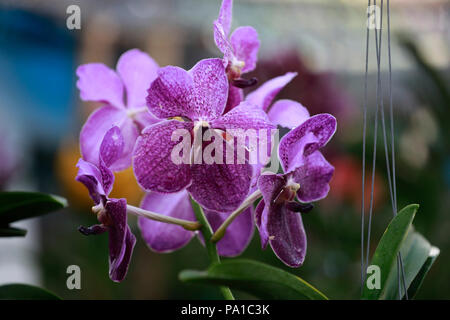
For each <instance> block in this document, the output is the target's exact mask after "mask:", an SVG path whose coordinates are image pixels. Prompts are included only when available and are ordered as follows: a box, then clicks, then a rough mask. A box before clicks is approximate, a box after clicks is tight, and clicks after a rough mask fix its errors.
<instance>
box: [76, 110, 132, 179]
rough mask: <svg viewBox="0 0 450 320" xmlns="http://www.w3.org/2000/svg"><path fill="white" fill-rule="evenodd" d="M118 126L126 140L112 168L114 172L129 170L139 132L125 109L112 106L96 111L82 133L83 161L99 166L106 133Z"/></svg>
mask: <svg viewBox="0 0 450 320" xmlns="http://www.w3.org/2000/svg"><path fill="white" fill-rule="evenodd" d="M113 126H118V127H119V128H120V131H121V132H122V136H123V138H124V147H123V151H122V155H121V157H120V158H118V159H117V160H116V161H114V163H113V164H112V165H111V166H110V169H111V170H113V171H120V170H124V169H126V168H128V167H129V166H130V164H131V152H132V150H133V147H134V144H135V142H136V139H137V137H138V135H139V131H138V129H137V127H136V125H135V124H134V123H133V121H132V120H131V119H130V118H129V117H128V116H127V115H126V111H125V109H118V108H114V107H110V106H106V107H101V108H99V109H97V110H95V111H94V112H93V113H92V114H91V115H90V116H89V118H88V119H87V121H86V123H85V124H84V126H83V128H82V129H81V133H80V148H81V154H82V156H83V159H84V160H86V161H89V162H91V163H93V164H95V165H98V164H99V163H98V160H99V154H100V144H101V142H102V140H103V137H104V136H105V134H106V132H107V131H108V130H109V129H111V128H112V127H113Z"/></svg>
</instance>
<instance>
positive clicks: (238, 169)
mask: <svg viewBox="0 0 450 320" xmlns="http://www.w3.org/2000/svg"><path fill="white" fill-rule="evenodd" d="M191 172H192V184H191V186H190V187H189V188H188V191H189V192H190V193H191V195H192V197H193V198H194V200H195V201H197V202H198V203H199V204H200V205H201V206H202V207H204V208H205V209H208V210H212V211H216V212H232V211H234V210H235V209H237V207H239V205H240V204H241V203H242V202H243V201H244V200H245V198H246V197H247V194H248V191H249V189H250V181H251V175H252V167H251V165H249V164H226V163H223V164H194V165H192V166H191Z"/></svg>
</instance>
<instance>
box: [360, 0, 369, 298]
mask: <svg viewBox="0 0 450 320" xmlns="http://www.w3.org/2000/svg"><path fill="white" fill-rule="evenodd" d="M370 1H371V0H368V2H367V11H366V12H367V20H366V21H367V22H368V21H369V18H370V11H369V8H370ZM368 68H369V26H367V27H366V68H365V73H364V104H363V151H362V153H363V154H362V187H361V188H362V201H361V293H362V291H363V289H364V280H365V275H366V272H365V270H366V268H367V267H366V266H365V264H364V229H365V223H364V218H365V210H364V205H365V203H364V202H365V199H366V197H365V184H366V183H365V180H366V129H367V74H368Z"/></svg>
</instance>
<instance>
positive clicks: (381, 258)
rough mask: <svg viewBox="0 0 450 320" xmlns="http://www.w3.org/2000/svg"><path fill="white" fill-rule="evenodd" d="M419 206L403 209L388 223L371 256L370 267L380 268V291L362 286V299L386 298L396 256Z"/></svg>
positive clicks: (394, 267)
mask: <svg viewBox="0 0 450 320" xmlns="http://www.w3.org/2000/svg"><path fill="white" fill-rule="evenodd" d="M418 208H419V205H417V204H410V205H408V206H406V207H405V208H403V209H402V210H401V211H400V212H399V213H398V214H397V215H396V216H395V217H394V218H393V219H392V221H391V222H390V223H389V226H388V227H387V229H386V231H385V232H384V234H383V236H382V237H381V240H380V242H379V243H378V246H377V249H376V250H375V253H374V255H373V258H372V261H371V265H375V266H378V267H379V268H380V272H381V274H380V289H369V288H368V286H367V285H365V286H364V289H363V292H362V296H361V297H362V299H369V300H376V299H385V298H386V294H387V292H386V289H387V288H390V285H389V281H391V280H389V278H390V277H391V276H392V274H393V273H394V272H393V270H394V269H396V268H397V266H396V264H397V254H398V252H399V251H400V248H401V246H402V243H403V241H404V240H405V238H406V236H407V234H408V230H409V229H410V227H411V224H412V222H413V220H414V216H415V214H416V212H417V209H418Z"/></svg>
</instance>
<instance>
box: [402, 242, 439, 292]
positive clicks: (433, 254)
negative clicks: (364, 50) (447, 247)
mask: <svg viewBox="0 0 450 320" xmlns="http://www.w3.org/2000/svg"><path fill="white" fill-rule="evenodd" d="M439 253H440V250H439V248H437V247H433V246H431V247H430V251H429V252H428V258H427V260H426V261H425V263H424V264H423V265H422V268H421V269H420V270H419V272H418V273H417V275H416V277H415V278H414V280H413V281H412V283H411V285H410V286H409V288H408V298H409V299H412V298H414V297H415V296H416V294H417V291H418V290H419V289H420V287H421V286H422V283H423V281H424V279H425V277H426V275H427V273H428V271H430V269H431V266H432V265H433V263H434V261H435V260H436V258H437V257H438V256H439Z"/></svg>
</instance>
